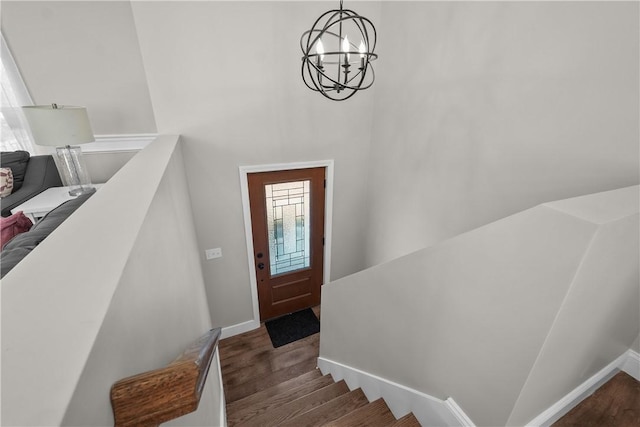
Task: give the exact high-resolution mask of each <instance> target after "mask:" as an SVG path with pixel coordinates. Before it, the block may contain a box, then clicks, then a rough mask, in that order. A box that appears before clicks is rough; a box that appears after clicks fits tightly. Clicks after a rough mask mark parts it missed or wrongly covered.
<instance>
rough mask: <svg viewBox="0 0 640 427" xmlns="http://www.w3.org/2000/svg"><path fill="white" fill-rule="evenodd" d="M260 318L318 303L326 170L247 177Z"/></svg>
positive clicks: (300, 170) (251, 175) (298, 170)
mask: <svg viewBox="0 0 640 427" xmlns="http://www.w3.org/2000/svg"><path fill="white" fill-rule="evenodd" d="M247 181H248V184H249V203H250V207H251V227H252V229H253V252H254V253H253V256H254V266H255V269H256V280H257V284H258V301H259V306H260V320H261V321H264V320H268V319H271V318H274V317H278V316H282V315H284V314H287V313H291V312H294V311H298V310H302V309H304V308H307V307H313V306H315V305H318V304H320V287H321V286H322V272H323V249H324V248H323V246H324V207H325V168H323V167H321V168H311V169H293V170H286V171H277V172H259V173H250V174H248V175H247Z"/></svg>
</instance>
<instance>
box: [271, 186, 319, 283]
mask: <svg viewBox="0 0 640 427" xmlns="http://www.w3.org/2000/svg"><path fill="white" fill-rule="evenodd" d="M309 189H310V181H309V180H305V181H294V182H283V183H278V184H268V185H265V196H266V197H265V199H266V210H267V235H268V236H267V237H268V239H269V262H270V266H271V275H272V276H275V275H277V274H282V273H289V272H292V271H296V270H301V269H305V268H308V267H309V266H310V252H311V251H310V250H309V248H310V246H309V240H310V239H309V238H310V230H311V215H310V209H309V207H310V206H309V205H310V190H309Z"/></svg>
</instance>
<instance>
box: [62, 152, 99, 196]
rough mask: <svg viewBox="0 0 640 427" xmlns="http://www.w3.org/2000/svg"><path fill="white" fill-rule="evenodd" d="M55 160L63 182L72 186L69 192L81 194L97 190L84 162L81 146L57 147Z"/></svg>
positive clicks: (76, 194) (75, 194)
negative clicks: (92, 183)
mask: <svg viewBox="0 0 640 427" xmlns="http://www.w3.org/2000/svg"><path fill="white" fill-rule="evenodd" d="M55 160H56V166H57V167H58V172H59V173H60V178H62V184H63V185H64V186H66V187H70V190H69V194H70V195H71V196H79V195H80V194H87V193H92V192H94V191H95V188H93V186H92V185H91V178H90V177H89V172H88V171H87V167H86V165H85V163H84V157H83V156H82V150H81V149H80V147H71V146H69V145H67V146H65V147H58V148H56V156H55Z"/></svg>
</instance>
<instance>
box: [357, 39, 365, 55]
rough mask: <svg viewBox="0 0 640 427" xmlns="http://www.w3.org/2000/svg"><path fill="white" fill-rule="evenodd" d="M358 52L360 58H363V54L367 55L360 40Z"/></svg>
mask: <svg viewBox="0 0 640 427" xmlns="http://www.w3.org/2000/svg"><path fill="white" fill-rule="evenodd" d="M358 52H360V58H364V54H365V53H367V47H366V46H365V45H364V41H363V40H360V47H359V48H358Z"/></svg>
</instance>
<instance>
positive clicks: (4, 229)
mask: <svg viewBox="0 0 640 427" xmlns="http://www.w3.org/2000/svg"><path fill="white" fill-rule="evenodd" d="M32 225H33V223H32V222H31V220H30V219H29V218H27V217H26V216H25V214H24V213H23V212H22V211H20V212H16V213H14V214H13V215H11V216H8V217H6V218H4V217H0V247H4V245H5V244H6V243H8V242H9V240H11V239H13V238H14V236H16V235H18V234H20V233H24V232H25V231H29V229H30V228H31V226H32Z"/></svg>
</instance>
